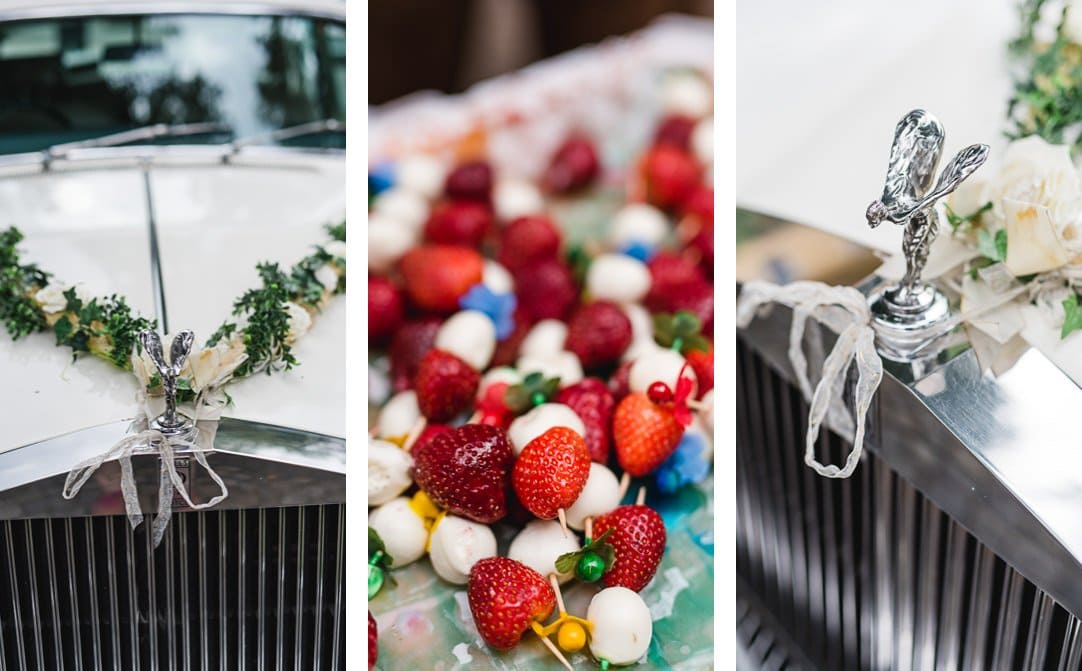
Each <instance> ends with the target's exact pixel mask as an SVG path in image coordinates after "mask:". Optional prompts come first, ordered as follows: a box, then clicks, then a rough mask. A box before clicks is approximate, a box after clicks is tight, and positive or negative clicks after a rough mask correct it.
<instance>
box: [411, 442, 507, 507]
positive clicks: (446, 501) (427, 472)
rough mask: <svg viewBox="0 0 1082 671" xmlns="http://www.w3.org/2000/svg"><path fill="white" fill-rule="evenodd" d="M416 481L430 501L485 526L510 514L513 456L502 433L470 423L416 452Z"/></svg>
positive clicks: (414, 454) (419, 446)
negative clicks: (508, 505)
mask: <svg viewBox="0 0 1082 671" xmlns="http://www.w3.org/2000/svg"><path fill="white" fill-rule="evenodd" d="M412 455H413V479H414V480H415V481H416V482H417V486H418V487H420V488H421V490H422V491H424V493H425V494H428V497H429V498H431V499H432V502H433V503H435V504H436V505H438V506H440V507H441V508H446V509H447V510H448V511H449V512H451V513H453V514H455V515H460V516H462V517H466V518H469V519H471V520H473V521H475V522H480V523H482V524H491V523H493V522H495V521H497V520H499V519H502V518H503V517H504V516H505V515H506V514H507V499H506V496H505V493H506V491H507V489H508V482H509V479H510V475H511V463H512V461H514V452H512V450H511V442H510V441H509V440H508V439H507V434H506V433H504V430H503V429H501V428H499V427H497V426H491V425H488V424H466V425H464V426H460V427H458V428H456V429H451V430H450V431H445V432H443V433H441V434H439V435H438V436H436V437H435V438H433V439H432V440H430V441H429V442H427V443H424V444H418V445H416V446H414V448H413V452H412Z"/></svg>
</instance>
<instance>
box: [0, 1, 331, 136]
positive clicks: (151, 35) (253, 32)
mask: <svg viewBox="0 0 1082 671" xmlns="http://www.w3.org/2000/svg"><path fill="white" fill-rule="evenodd" d="M0 91H2V92H3V93H2V94H0V153H14V152H25V151H36V150H41V149H44V148H46V147H49V146H51V145H54V144H57V143H61V142H71V141H75V140H81V139H85V138H89V137H95V136H100V135H104V134H107V133H115V132H119V131H123V130H127V129H130V128H136V127H140V126H147V125H149V124H155V123H166V124H179V123H198V122H206V121H214V122H220V123H222V124H224V125H226V126H228V127H229V128H231V129H232V134H233V136H234V137H247V136H253V135H259V134H263V133H267V132H270V131H273V130H276V129H279V128H283V127H286V126H293V125H297V124H301V123H305V122H309V121H315V120H318V119H325V118H335V119H341V120H343V121H344V120H345V27H344V25H343V24H341V23H334V22H330V21H325V20H321V19H311V18H305V17H298V16H213V15H191V16H187V15H157V16H154V15H145V16H96V17H77V18H67V19H47V20H33V21H13V22H8V23H2V24H0ZM228 139H230V138H229V137H228V136H223V134H221V133H219V134H208V135H207V136H202V137H197V138H192V137H186V138H183V140H180V141H183V142H186V143H191V142H221V141H224V140H228ZM290 144H304V145H307V146H335V147H344V146H345V143H344V138H342V137H341V135H340V134H337V133H326V134H314V135H307V136H303V137H300V138H296V139H294V140H291V141H290Z"/></svg>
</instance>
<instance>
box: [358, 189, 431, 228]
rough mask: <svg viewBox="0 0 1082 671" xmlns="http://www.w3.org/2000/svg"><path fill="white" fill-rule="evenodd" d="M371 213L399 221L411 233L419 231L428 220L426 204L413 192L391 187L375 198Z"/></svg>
mask: <svg viewBox="0 0 1082 671" xmlns="http://www.w3.org/2000/svg"><path fill="white" fill-rule="evenodd" d="M372 211H373V212H375V213H377V214H383V215H386V216H388V217H390V218H392V219H397V220H398V221H401V222H402V223H403V224H405V225H406V226H408V227H409V228H410V230H411V231H419V230H420V229H421V227H422V226H423V225H424V223H425V219H427V218H428V203H427V202H425V199H424V198H422V197H421V196H420V195H419V194H417V193H414V192H413V191H409V190H407V189H404V188H402V187H392V188H390V189H387V190H386V191H384V192H383V193H381V194H379V195H378V196H376V200H375V202H373V203H372ZM369 221H371V220H369Z"/></svg>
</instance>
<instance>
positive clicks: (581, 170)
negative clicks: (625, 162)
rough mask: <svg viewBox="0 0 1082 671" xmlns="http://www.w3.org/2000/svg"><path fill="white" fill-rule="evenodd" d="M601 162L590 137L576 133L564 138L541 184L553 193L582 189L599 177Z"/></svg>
mask: <svg viewBox="0 0 1082 671" xmlns="http://www.w3.org/2000/svg"><path fill="white" fill-rule="evenodd" d="M600 171H601V163H600V161H598V159H597V148H596V147H595V146H594V143H593V141H591V140H590V138H588V137H586V136H584V135H579V134H575V135H572V136H571V137H569V138H567V139H566V140H564V143H563V144H561V145H560V147H559V148H558V149H557V150H556V153H555V154H553V156H552V161H550V162H549V166H548V168H547V169H546V170H545V174H544V175H543V176H542V177H541V184H542V186H543V187H544V188H545V190H546V191H549V192H551V193H566V192H568V191H574V190H576V189H581V188H582V187H584V186H587V185H589V184H590V183H591V182H593V181H594V180H595V179H597V175H598V173H599V172H600Z"/></svg>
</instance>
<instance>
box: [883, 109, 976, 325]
mask: <svg viewBox="0 0 1082 671" xmlns="http://www.w3.org/2000/svg"><path fill="white" fill-rule="evenodd" d="M944 135H945V134H944V132H943V126H942V125H941V124H940V123H939V121H938V120H936V118H935V117H934V116H932V115H931V114H929V113H928V112H925V111H924V110H919V109H918V110H913V111H912V112H910V113H909V114H906V115H905V117H904V118H903V119H902V120H901V121H900V122H898V127H897V128H896V129H895V130H894V144H893V145H892V146H891V148H890V164H889V165H888V166H887V179H886V184H885V185H884V187H883V195H882V196H881V197H880V198H879V200H877V201H875V202H874V203H872V204H871V205H869V206H868V212H867V215H866V216H867V218H868V225H869V226H871V227H872V228H875V227H876V226H878V225H879V224H881V223H882V222H883V220H887V221H890V222H892V223H895V224H898V225H900V226H904V227H905V233H904V237H903V240H902V253H903V254H905V266H906V271H905V276H904V277H903V278H902V280H901V283H900V284H899V286H898V287H897V289H896V290H895V291H893V292H891V295H890V297H889V298H890V300H891V302H893V303H895V304H897V305H899V306H906V307H920V306H919V304H920V303H921V302H922V298H923V297H926V296H927V295H928V292H926V291H925V290H924V285H923V283H922V282H921V273H922V272H923V270H924V264H925V263H926V262H927V260H928V250H929V248H930V247H931V244H932V240H934V239H935V236H936V234H937V233H938V232H939V214H938V213H937V212H936V209H935V203H936V201H937V200H939V199H940V198H942V197H943V196H946V195H947V194H948V193H950V192H951V191H954V190H955V189H956V188H958V185H959V184H961V183H962V181H963V180H965V179H966V178H967V177H969V176H970V175H971V174H973V171H974V170H976V169H977V168H979V167H980V166H981V164H982V163H984V161H985V159H987V158H988V145H984V144H974V145H970V146H968V147H966V148H965V149H963V150H962V151H960V152H958V154H957V155H956V156H955V157H954V158H952V159H951V161H950V163H948V164H947V167H946V168H944V169H943V172H942V173H941V174H940V175H939V180H938V181H937V182H936V183H935V188H933V189H932V190H931V191H929V190H928V189H929V188H930V187H931V186H932V180H933V178H934V177H935V170H936V166H937V165H938V164H939V158H940V156H941V155H942V153H943V137H944Z"/></svg>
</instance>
